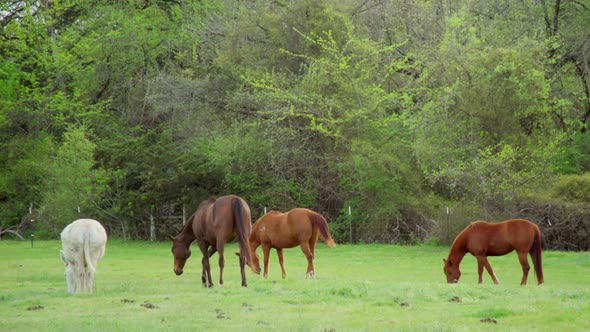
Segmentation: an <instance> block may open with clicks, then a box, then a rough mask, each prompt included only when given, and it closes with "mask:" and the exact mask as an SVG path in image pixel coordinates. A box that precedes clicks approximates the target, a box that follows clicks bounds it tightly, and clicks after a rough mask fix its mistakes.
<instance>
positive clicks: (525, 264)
mask: <svg viewBox="0 0 590 332" xmlns="http://www.w3.org/2000/svg"><path fill="white" fill-rule="evenodd" d="M518 260H519V261H520V266H522V280H521V281H520V285H521V286H524V285H526V282H527V279H528V277H529V271H530V269H531V266H530V265H529V260H528V258H527V253H526V252H519V253H518Z"/></svg>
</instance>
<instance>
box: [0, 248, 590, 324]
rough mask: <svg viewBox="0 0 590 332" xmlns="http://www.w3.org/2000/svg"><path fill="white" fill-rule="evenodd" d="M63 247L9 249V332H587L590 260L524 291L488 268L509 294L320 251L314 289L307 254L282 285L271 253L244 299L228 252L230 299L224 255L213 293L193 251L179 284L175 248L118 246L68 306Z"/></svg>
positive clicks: (548, 271)
mask: <svg viewBox="0 0 590 332" xmlns="http://www.w3.org/2000/svg"><path fill="white" fill-rule="evenodd" d="M60 246H61V244H60V242H59V241H37V242H35V245H34V248H31V244H30V242H25V241H1V242H0V271H1V272H0V313H1V314H0V330H1V331H39V330H43V331H162V330H174V331H260V330H265V331H266V330H269V331H415V330H416V331H424V330H435V331H473V330H483V331H486V330H490V331H510V330H514V331H522V330H533V331H534V330H538V331H587V330H590V320H589V317H590V282H589V281H590V253H588V252H583V253H571V252H554V251H546V252H544V253H543V267H544V270H545V284H544V285H542V286H540V287H539V286H537V285H536V279H535V278H534V276H533V275H531V277H530V278H529V285H528V286H524V287H521V286H519V283H520V278H521V274H522V272H521V268H520V264H519V263H518V259H517V256H516V254H515V253H511V254H509V255H507V256H502V257H490V261H491V263H492V265H493V267H494V270H495V272H496V274H497V276H498V278H499V280H500V285H494V284H493V283H492V281H491V279H490V277H489V276H488V275H485V278H484V284H483V285H478V284H477V271H476V261H475V259H474V258H473V257H472V256H471V255H468V256H466V257H465V259H464V261H463V263H462V265H461V269H462V272H463V275H462V277H461V280H460V281H459V283H458V284H447V283H446V281H445V277H444V275H443V272H442V269H443V262H442V258H446V256H447V254H448V250H449V248H447V247H434V246H395V245H381V244H379V245H378V244H375V245H338V246H337V247H335V248H329V247H328V246H326V245H325V244H324V243H323V242H319V243H318V248H317V249H316V256H317V257H316V259H315V266H316V274H317V276H316V278H315V279H305V278H304V275H305V272H306V266H307V261H306V259H305V257H304V256H303V254H302V253H301V250H300V249H299V248H293V249H289V250H285V264H286V268H287V279H284V280H283V279H281V269H280V267H279V264H278V260H277V256H276V252H275V251H274V250H273V251H272V252H271V259H270V269H269V277H268V279H263V278H262V277H261V276H259V275H255V274H253V273H252V272H251V270H250V269H248V271H247V278H248V285H249V287H248V288H243V287H241V286H240V282H241V279H240V272H239V266H238V258H237V257H235V256H234V255H233V252H236V251H237V249H238V247H237V244H236V243H231V244H229V245H228V248H227V249H226V253H227V254H228V255H226V268H225V276H224V279H225V285H224V288H219V287H217V284H218V278H219V267H218V266H217V255H215V256H214V257H213V259H212V269H211V271H212V274H213V280H214V283H215V287H214V288H210V289H209V288H203V287H202V286H201V280H200V273H201V257H200V252H199V251H198V249H196V248H193V256H192V257H191V258H190V259H189V261H188V262H187V265H186V266H185V271H184V274H183V275H182V276H176V275H175V274H174V272H173V258H172V254H171V252H170V247H171V243H170V242H156V243H149V242H135V241H128V242H123V241H119V240H110V241H109V242H108V243H107V249H106V254H105V257H104V258H103V259H102V260H101V261H100V262H99V264H98V272H97V274H96V281H95V285H96V287H97V292H96V293H95V294H69V293H68V292H67V289H66V281H65V277H64V266H63V264H62V262H61V260H60V258H59V249H60ZM230 253H231V254H232V255H229V254H230ZM258 253H259V255H261V251H260V249H259V251H258ZM531 273H533V272H532V271H531Z"/></svg>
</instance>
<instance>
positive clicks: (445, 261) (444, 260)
mask: <svg viewBox="0 0 590 332" xmlns="http://www.w3.org/2000/svg"><path fill="white" fill-rule="evenodd" d="M443 263H445V265H447V260H446V259H444V258H443ZM449 265H451V261H449Z"/></svg>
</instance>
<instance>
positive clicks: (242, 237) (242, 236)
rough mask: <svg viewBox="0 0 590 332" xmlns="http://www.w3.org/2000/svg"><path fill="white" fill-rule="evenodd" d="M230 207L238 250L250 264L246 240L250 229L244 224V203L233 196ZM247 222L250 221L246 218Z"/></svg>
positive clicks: (248, 247) (248, 245) (250, 259)
mask: <svg viewBox="0 0 590 332" xmlns="http://www.w3.org/2000/svg"><path fill="white" fill-rule="evenodd" d="M232 209H233V211H234V223H235V225H236V229H237V233H238V234H237V236H238V242H239V243H240V249H241V250H240V251H241V254H242V256H243V257H244V259H245V260H246V263H247V264H250V263H251V262H252V258H251V257H250V243H249V241H248V238H249V235H250V234H249V233H250V231H249V229H246V227H245V226H244V224H245V223H246V221H245V220H244V217H245V216H244V204H243V203H242V200H241V199H239V198H237V197H235V198H234V199H233V200H232ZM247 222H248V223H250V220H247Z"/></svg>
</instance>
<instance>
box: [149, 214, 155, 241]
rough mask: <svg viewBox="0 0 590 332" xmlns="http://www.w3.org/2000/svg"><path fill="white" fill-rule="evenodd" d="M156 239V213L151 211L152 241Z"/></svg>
mask: <svg viewBox="0 0 590 332" xmlns="http://www.w3.org/2000/svg"><path fill="white" fill-rule="evenodd" d="M155 239H156V225H155V224H154V214H153V213H150V241H154V240H155Z"/></svg>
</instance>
